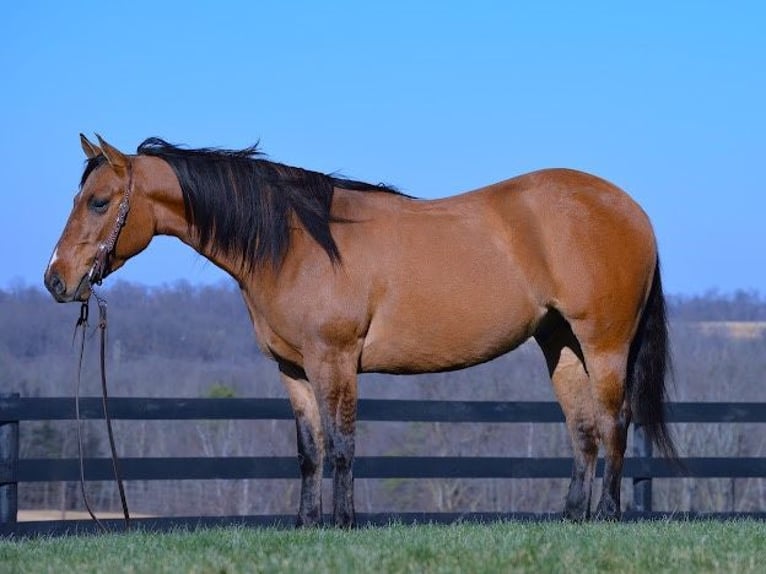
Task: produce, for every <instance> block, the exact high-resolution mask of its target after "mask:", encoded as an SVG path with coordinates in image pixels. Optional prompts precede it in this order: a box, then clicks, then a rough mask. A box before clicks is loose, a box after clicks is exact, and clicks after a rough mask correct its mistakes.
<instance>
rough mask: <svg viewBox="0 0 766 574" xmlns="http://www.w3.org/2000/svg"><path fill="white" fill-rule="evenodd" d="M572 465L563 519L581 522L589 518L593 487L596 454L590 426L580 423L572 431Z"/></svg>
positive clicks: (592, 430) (596, 447)
mask: <svg viewBox="0 0 766 574" xmlns="http://www.w3.org/2000/svg"><path fill="white" fill-rule="evenodd" d="M572 446H573V448H574V465H573V468H572V480H571V482H570V483H569V491H568V492H567V498H566V503H565V505H564V518H565V519H567V520H574V521H582V520H588V519H589V518H590V500H591V490H592V486H593V472H594V466H595V461H596V455H597V452H598V450H597V449H598V446H597V445H596V441H595V438H594V429H593V427H592V426H591V425H588V424H584V423H580V424H578V425H576V427H575V428H574V431H573V437H572Z"/></svg>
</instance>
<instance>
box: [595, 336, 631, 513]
mask: <svg viewBox="0 0 766 574" xmlns="http://www.w3.org/2000/svg"><path fill="white" fill-rule="evenodd" d="M586 356H587V357H588V365H589V368H590V376H591V385H592V389H593V399H594V403H595V407H596V409H595V413H596V424H597V427H598V433H599V436H600V438H601V443H602V445H603V447H604V479H603V480H604V482H603V489H602V490H601V499H600V500H599V502H598V506H597V507H596V516H595V518H596V519H598V520H619V519H620V515H621V508H620V486H621V480H622V467H623V462H624V457H625V447H626V444H627V436H628V425H630V414H631V413H630V406H629V403H628V400H627V395H626V392H625V377H626V373H627V351H625V352H624V353H623V352H611V353H610V352H603V351H602V352H600V353H599V352H593V351H590V352H589V351H588V350H586Z"/></svg>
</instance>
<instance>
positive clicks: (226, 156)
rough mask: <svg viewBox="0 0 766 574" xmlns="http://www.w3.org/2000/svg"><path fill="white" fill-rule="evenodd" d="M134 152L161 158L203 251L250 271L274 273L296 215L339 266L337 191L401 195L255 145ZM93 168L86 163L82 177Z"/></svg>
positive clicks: (146, 146)
mask: <svg viewBox="0 0 766 574" xmlns="http://www.w3.org/2000/svg"><path fill="white" fill-rule="evenodd" d="M138 153H139V154H140V155H149V156H155V157H159V158H161V159H163V160H165V161H166V162H168V163H169V164H170V166H171V167H172V168H173V170H174V171H175V174H176V177H177V178H178V182H179V183H180V185H181V190H182V191H183V198H184V209H185V211H186V218H187V220H188V221H189V223H190V225H193V226H194V228H195V229H196V230H197V234H198V239H199V241H200V243H201V245H203V246H208V247H210V248H211V249H213V250H214V251H217V252H222V253H226V254H230V255H238V256H241V257H242V261H243V264H244V266H245V267H248V268H252V267H254V266H258V265H261V264H265V263H270V264H272V265H274V266H275V267H279V265H280V264H281V263H282V261H283V259H284V257H285V254H286V253H287V249H288V248H289V245H290V220H291V218H292V217H293V214H294V215H295V216H296V217H297V218H298V220H299V221H300V222H301V224H303V226H304V227H305V229H306V231H308V233H309V234H310V235H311V237H313V238H314V239H315V240H316V242H317V243H319V245H321V246H322V248H323V249H324V250H325V251H326V252H327V255H328V256H329V257H330V260H331V261H332V262H333V263H338V262H340V258H341V257H340V252H339V251H338V246H337V245H336V243H335V240H334V239H333V237H332V235H331V233H330V223H332V222H335V221H338V220H336V219H335V218H333V216H332V214H331V213H330V207H331V204H332V197H333V189H334V188H335V187H338V188H343V189H350V190H355V191H363V192H364V191H377V192H385V193H395V194H399V195H403V194H400V193H399V192H398V191H397V190H396V189H394V188H391V187H387V186H384V185H372V184H369V183H363V182H359V181H354V180H349V179H344V178H340V177H336V176H333V175H326V174H322V173H318V172H314V171H308V170H304V169H301V168H297V167H290V166H287V165H283V164H279V163H274V162H271V161H267V160H265V159H263V157H264V156H263V154H262V153H261V152H260V151H259V150H258V148H257V145H255V146H252V147H249V148H245V149H243V150H225V149H214V148H201V149H186V148H181V147H178V146H175V145H172V144H169V143H168V142H166V141H164V140H161V139H159V138H148V139H147V140H145V141H144V142H143V143H141V145H139V146H138ZM94 168H95V166H93V167H92V166H91V165H90V162H89V164H88V166H87V168H86V171H88V170H89V169H90V170H91V171H92V169H94ZM85 177H86V176H85V175H83V181H84V179H85Z"/></svg>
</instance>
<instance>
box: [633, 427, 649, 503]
mask: <svg viewBox="0 0 766 574" xmlns="http://www.w3.org/2000/svg"><path fill="white" fill-rule="evenodd" d="M633 454H634V456H635V457H636V458H652V441H651V440H650V439H649V435H647V434H646V431H645V430H644V427H643V426H642V425H640V424H634V425H633ZM633 510H635V511H636V512H651V511H652V477H651V476H634V477H633Z"/></svg>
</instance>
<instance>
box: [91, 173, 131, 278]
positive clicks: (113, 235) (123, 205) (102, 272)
mask: <svg viewBox="0 0 766 574" xmlns="http://www.w3.org/2000/svg"><path fill="white" fill-rule="evenodd" d="M131 195H133V164H132V163H130V160H128V185H127V187H126V188H125V193H124V194H123V195H122V199H121V200H120V205H119V206H118V208H117V220H116V221H115V222H114V227H112V231H110V232H109V235H108V236H107V237H106V239H105V240H104V241H103V242H102V243H101V244H100V245H99V246H98V249H96V255H95V257H94V258H93V265H91V268H90V271H88V283H90V286H91V287H93V285H101V281H103V279H104V277H106V275H107V274H108V272H109V257H110V256H111V255H112V253H113V252H114V247H115V245H117V239H118V238H119V237H120V231H122V228H123V227H124V226H125V220H126V219H127V218H128V211H130V196H131Z"/></svg>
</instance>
